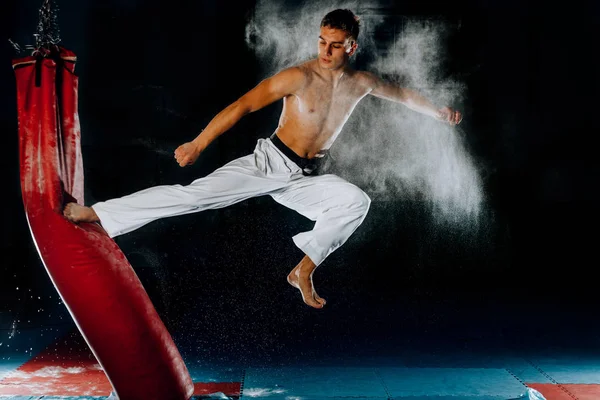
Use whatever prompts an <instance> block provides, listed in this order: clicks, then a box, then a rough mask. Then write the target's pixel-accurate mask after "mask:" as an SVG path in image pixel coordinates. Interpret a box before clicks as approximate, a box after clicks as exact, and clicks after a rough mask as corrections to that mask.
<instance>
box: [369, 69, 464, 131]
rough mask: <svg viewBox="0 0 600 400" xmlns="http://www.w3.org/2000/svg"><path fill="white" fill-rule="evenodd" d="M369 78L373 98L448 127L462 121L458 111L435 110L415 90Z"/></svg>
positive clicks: (447, 108) (446, 108) (445, 108)
mask: <svg viewBox="0 0 600 400" xmlns="http://www.w3.org/2000/svg"><path fill="white" fill-rule="evenodd" d="M369 78H370V79H371V80H372V85H373V89H372V90H371V93H370V94H372V95H373V96H375V97H379V98H382V99H386V100H391V101H395V102H397V103H401V104H404V105H405V106H406V107H408V108H410V109H411V110H414V111H417V112H419V113H421V114H425V115H428V116H430V117H433V118H435V119H438V120H440V121H444V122H447V123H449V124H450V125H456V124H459V123H460V121H462V114H461V113H460V112H459V111H456V110H453V109H451V108H450V107H442V108H437V107H436V106H434V105H433V104H432V103H431V102H430V101H429V100H428V99H426V98H425V97H423V96H422V95H421V94H419V93H418V92H417V91H415V90H412V89H409V88H405V87H401V86H398V85H396V84H394V83H390V82H386V81H384V80H382V79H380V78H378V77H376V76H374V75H371V74H369Z"/></svg>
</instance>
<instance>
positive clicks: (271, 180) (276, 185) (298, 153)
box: [64, 9, 462, 308]
mask: <svg viewBox="0 0 600 400" xmlns="http://www.w3.org/2000/svg"><path fill="white" fill-rule="evenodd" d="M358 33H359V20H358V18H357V17H356V16H355V15H354V14H353V13H352V12H351V11H350V10H341V9H339V10H335V11H332V12H330V13H328V14H327V15H326V16H325V17H324V18H323V20H322V22H321V28H320V35H319V40H318V50H319V51H318V57H317V58H316V59H313V60H311V61H308V62H305V63H303V64H300V65H297V66H294V67H291V68H287V69H284V70H282V71H281V72H279V73H277V74H276V75H274V76H272V77H270V78H268V79H265V80H263V81H262V82H260V83H259V84H258V85H257V86H256V87H255V88H253V89H252V90H250V91H249V92H248V93H246V94H244V95H243V96H242V97H240V98H239V99H238V100H237V101H235V102H234V103H233V104H231V105H229V106H228V107H226V108H225V109H224V110H223V111H221V112H220V113H219V114H217V115H216V116H215V117H214V118H213V119H212V120H211V121H210V123H209V124H208V125H207V126H206V128H205V129H204V130H203V131H202V132H201V133H200V134H199V135H198V136H197V137H196V138H195V139H194V140H192V141H191V142H188V143H184V144H182V145H181V146H179V147H178V148H177V149H176V150H175V159H176V160H177V163H178V164H179V165H180V166H181V167H185V166H187V165H191V164H193V163H194V162H195V161H196V160H197V159H198V157H199V156H200V154H201V153H202V151H204V149H206V148H207V147H208V146H209V145H210V143H211V142H212V141H213V140H215V139H216V138H217V137H218V136H220V135H221V134H223V133H224V132H226V131H227V130H229V129H230V128H231V127H233V126H234V125H235V124H236V123H237V122H238V121H239V120H240V119H241V118H242V117H243V116H244V115H246V114H249V113H251V112H254V111H258V110H260V109H261V108H263V107H265V106H267V105H269V104H271V103H273V102H275V101H277V100H280V99H283V110H282V113H281V117H280V119H279V125H278V127H277V129H276V131H275V133H274V134H273V135H272V136H271V137H270V138H266V139H259V140H258V143H257V146H256V148H255V150H254V153H253V154H250V155H248V156H245V157H241V158H238V159H237V160H234V161H231V162H230V163H228V164H227V165H225V166H223V167H221V168H219V169H217V170H216V171H214V172H213V173H211V174H209V175H207V176H205V177H203V178H200V179H197V180H195V181H193V182H192V183H191V184H190V185H188V186H181V185H172V186H157V187H152V188H149V189H146V190H142V191H140V192H137V193H133V194H131V195H129V196H125V197H122V198H118V199H112V200H108V201H106V202H100V203H96V204H94V205H93V206H92V207H84V206H80V205H78V204H76V203H69V204H67V205H66V207H65V209H64V215H65V217H66V218H67V219H69V220H71V221H73V222H99V223H101V224H102V226H103V227H104V229H105V230H106V231H107V233H108V234H109V235H110V236H111V237H114V236H117V235H121V234H124V233H127V232H131V231H132V230H134V229H137V228H139V227H141V226H143V225H145V224H147V223H149V222H151V221H154V220H156V219H159V218H165V217H169V216H175V215H182V214H187V213H193V212H199V211H202V210H206V209H216V208H221V207H225V206H228V205H231V204H234V203H237V202H239V201H243V200H245V199H248V198H251V197H255V196H260V195H270V196H271V197H272V198H273V199H274V200H275V201H277V202H278V203H281V204H283V205H284V206H286V207H289V208H291V209H293V210H296V211H297V212H299V213H300V214H302V215H304V216H306V217H307V218H310V219H311V220H313V221H315V225H314V228H313V229H312V230H311V231H308V232H302V233H299V234H298V235H296V236H294V237H293V240H294V243H295V244H296V246H297V247H299V248H300V249H301V250H302V251H303V252H304V254H305V256H304V257H303V258H302V259H301V260H300V262H299V263H298V264H297V265H296V266H295V267H294V269H293V270H292V271H291V272H290V273H289V275H288V277H287V280H288V282H289V283H290V284H291V285H292V286H294V287H295V288H297V289H299V290H300V293H301V294H302V299H303V300H304V302H305V303H306V304H308V305H309V306H311V307H314V308H322V307H323V306H324V305H325V300H324V299H323V298H321V297H320V296H319V295H318V294H317V292H316V291H315V288H314V285H313V273H314V271H315V269H316V267H317V266H318V265H319V264H320V263H321V262H323V260H324V259H325V258H326V257H327V256H328V255H329V254H331V253H332V252H333V251H334V250H336V249H337V248H339V247H340V246H341V245H342V244H343V243H344V242H345V241H346V240H347V239H348V238H349V237H350V235H351V234H352V233H353V232H354V231H355V230H356V229H357V228H358V226H359V225H360V224H361V223H362V221H363V220H364V218H365V216H366V214H367V211H368V209H369V205H370V199H369V197H368V196H367V195H366V194H365V193H364V192H363V191H362V190H361V189H359V188H358V187H356V186H355V185H353V184H351V183H349V182H347V181H345V180H344V179H342V178H340V177H338V176H336V175H333V174H325V175H319V173H318V166H319V161H320V160H322V158H323V157H324V155H325V154H326V153H327V150H328V149H329V148H330V146H331V145H332V144H333V142H334V141H335V139H336V138H337V136H338V135H339V133H340V132H341V130H342V127H343V126H344V124H345V122H346V121H347V120H348V117H349V116H350V114H351V113H352V111H353V110H354V108H355V106H356V104H357V103H358V102H359V101H360V100H361V99H362V98H363V97H365V96H367V95H373V96H377V97H380V98H384V99H387V100H391V101H394V102H397V103H401V104H403V105H405V106H407V107H408V108H410V109H412V110H415V111H417V112H419V113H422V114H425V115H428V116H431V117H432V118H436V119H438V120H440V121H443V122H445V123H448V124H450V125H456V124H458V123H459V122H460V121H461V119H462V116H461V114H460V112H458V111H455V110H452V109H450V108H449V107H443V108H440V109H438V108H437V107H435V106H434V105H433V104H431V103H430V102H429V101H428V100H427V99H425V98H423V97H422V96H421V95H419V94H418V93H417V92H415V91H413V90H410V89H407V88H403V87H399V86H397V85H395V84H391V83H388V82H384V81H383V80H381V79H380V78H378V77H377V76H375V75H373V74H371V73H368V72H362V71H356V70H353V69H351V68H350V67H349V66H348V60H349V59H350V57H351V56H352V55H353V54H354V53H355V52H356V49H357V46H358V44H357V41H356V40H357V37H358Z"/></svg>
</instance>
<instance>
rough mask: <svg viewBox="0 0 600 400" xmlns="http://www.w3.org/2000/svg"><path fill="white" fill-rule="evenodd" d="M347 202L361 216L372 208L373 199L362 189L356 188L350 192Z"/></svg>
mask: <svg viewBox="0 0 600 400" xmlns="http://www.w3.org/2000/svg"><path fill="white" fill-rule="evenodd" d="M346 201H348V204H349V205H350V207H351V208H352V209H353V210H356V212H357V213H359V214H363V215H364V214H366V213H367V212H368V211H369V207H370V206H371V198H370V197H369V195H367V194H366V193H365V192H364V191H363V190H362V189H360V188H358V187H355V188H353V189H352V190H351V191H349V192H348V194H347V196H346Z"/></svg>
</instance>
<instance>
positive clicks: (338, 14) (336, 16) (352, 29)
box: [321, 8, 360, 40]
mask: <svg viewBox="0 0 600 400" xmlns="http://www.w3.org/2000/svg"><path fill="white" fill-rule="evenodd" d="M324 26H328V27H330V28H334V29H341V30H343V31H345V32H346V33H348V35H349V36H350V38H351V39H353V40H356V39H357V38H358V32H359V31H360V19H359V18H358V17H357V16H356V15H354V13H353V12H352V11H350V10H343V9H341V8H339V9H337V10H333V11H331V12H329V13H327V15H325V16H324V17H323V19H322V20H321V27H324Z"/></svg>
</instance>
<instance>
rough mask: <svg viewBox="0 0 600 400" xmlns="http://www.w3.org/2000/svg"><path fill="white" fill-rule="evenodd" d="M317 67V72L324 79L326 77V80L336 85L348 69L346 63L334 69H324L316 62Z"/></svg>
mask: <svg viewBox="0 0 600 400" xmlns="http://www.w3.org/2000/svg"><path fill="white" fill-rule="evenodd" d="M317 68H318V71H319V74H320V75H321V76H322V77H323V78H324V79H326V80H328V81H330V82H331V83H333V86H337V84H338V82H339V81H340V79H342V78H343V77H344V75H346V73H347V71H348V67H347V65H343V66H341V67H340V68H336V69H325V68H322V67H321V66H320V65H319V64H318V63H317Z"/></svg>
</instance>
